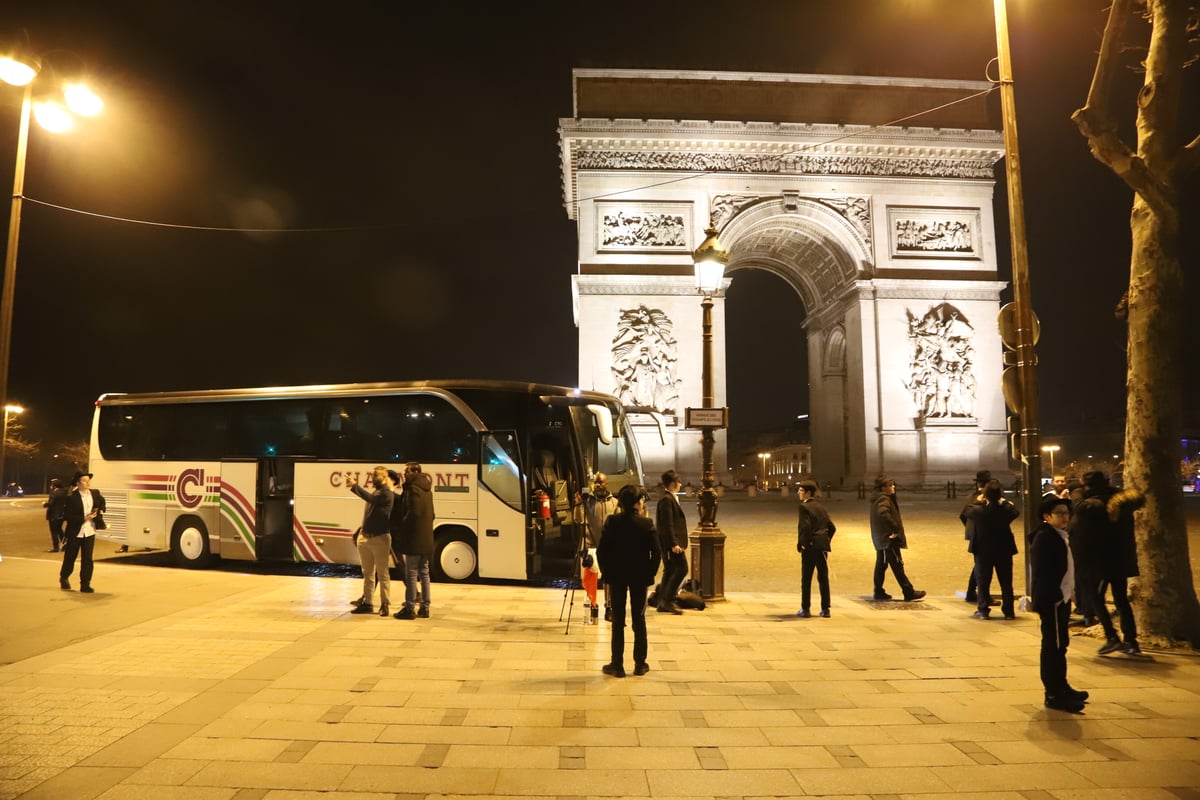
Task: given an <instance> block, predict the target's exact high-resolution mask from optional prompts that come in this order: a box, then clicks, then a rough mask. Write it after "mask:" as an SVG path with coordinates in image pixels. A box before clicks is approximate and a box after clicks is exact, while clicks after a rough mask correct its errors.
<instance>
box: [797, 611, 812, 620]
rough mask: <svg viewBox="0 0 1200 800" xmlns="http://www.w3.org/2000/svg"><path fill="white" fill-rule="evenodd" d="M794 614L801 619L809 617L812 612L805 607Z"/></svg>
mask: <svg viewBox="0 0 1200 800" xmlns="http://www.w3.org/2000/svg"><path fill="white" fill-rule="evenodd" d="M796 616H797V617H800V618H801V619H808V618H809V617H811V616H812V612H811V611H809V610H808V609H807V608H802V609H800V610H799V611H797V612H796Z"/></svg>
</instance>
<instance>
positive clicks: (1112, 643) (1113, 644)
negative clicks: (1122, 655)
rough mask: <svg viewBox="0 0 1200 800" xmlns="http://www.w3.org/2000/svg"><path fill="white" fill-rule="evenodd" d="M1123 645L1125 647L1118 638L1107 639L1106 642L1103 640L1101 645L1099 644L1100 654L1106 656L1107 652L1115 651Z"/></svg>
mask: <svg viewBox="0 0 1200 800" xmlns="http://www.w3.org/2000/svg"><path fill="white" fill-rule="evenodd" d="M1124 647H1125V645H1123V644H1121V640H1120V639H1109V640H1108V641H1107V642H1105V643H1104V644H1103V645H1101V647H1100V655H1102V656H1106V655H1108V654H1109V653H1115V652H1117V651H1118V650H1121V649H1123V648H1124Z"/></svg>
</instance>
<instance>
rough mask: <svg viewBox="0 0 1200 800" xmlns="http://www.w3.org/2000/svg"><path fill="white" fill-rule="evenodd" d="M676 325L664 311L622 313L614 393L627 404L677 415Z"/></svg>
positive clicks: (615, 339)
mask: <svg viewBox="0 0 1200 800" xmlns="http://www.w3.org/2000/svg"><path fill="white" fill-rule="evenodd" d="M673 327H674V323H673V322H672V321H671V320H670V318H669V317H667V315H666V313H664V312H663V311H662V310H661V309H657V308H648V307H646V306H638V307H637V308H627V309H622V310H621V317H620V319H619V320H618V321H617V335H616V336H614V337H613V340H612V374H613V381H614V383H615V387H616V388H615V389H614V391H613V394H615V395H616V396H617V397H619V398H620V399H621V402H622V403H624V404H626V405H633V406H649V407H651V408H656V409H658V410H659V411H661V412H663V413H664V414H675V413H678V407H679V386H680V383H681V381H680V380H679V378H678V377H677V374H678V368H679V352H678V343H677V342H676V340H675V336H674V334H673V333H672V328H673Z"/></svg>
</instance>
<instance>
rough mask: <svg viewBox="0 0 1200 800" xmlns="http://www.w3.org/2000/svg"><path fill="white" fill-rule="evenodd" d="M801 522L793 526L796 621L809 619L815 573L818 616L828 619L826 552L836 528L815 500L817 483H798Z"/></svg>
mask: <svg viewBox="0 0 1200 800" xmlns="http://www.w3.org/2000/svg"><path fill="white" fill-rule="evenodd" d="M796 493H797V495H798V496H799V498H800V518H799V522H797V524H796V533H797V535H796V551H797V552H798V553H800V610H799V611H798V612H797V613H796V616H798V617H811V616H812V612H811V611H810V610H809V606H810V605H811V602H812V577H813V572H814V571H816V573H817V587H818V589H819V590H820V592H821V616H822V617H828V616H829V551H830V549H831V547H830V542H831V541H832V540H833V534H834V533H836V532H837V528H836V527H835V526H834V524H833V520H831V519H830V518H829V512H828V511H826V510H825V506H824V504H822V503H821V501H820V500H818V499H817V483H816V481H800V485H799V486H798V487H797V490H796Z"/></svg>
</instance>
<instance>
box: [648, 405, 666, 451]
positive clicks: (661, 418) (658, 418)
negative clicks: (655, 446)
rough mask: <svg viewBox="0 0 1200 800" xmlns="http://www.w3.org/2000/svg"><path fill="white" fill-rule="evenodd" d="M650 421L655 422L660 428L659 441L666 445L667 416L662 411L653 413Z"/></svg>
mask: <svg viewBox="0 0 1200 800" xmlns="http://www.w3.org/2000/svg"><path fill="white" fill-rule="evenodd" d="M650 419H652V420H654V424H655V425H657V426H658V440H659V441H660V442H661V443H662V444H663V445H666V443H667V415H666V414H663V413H662V412H661V411H651V412H650Z"/></svg>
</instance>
